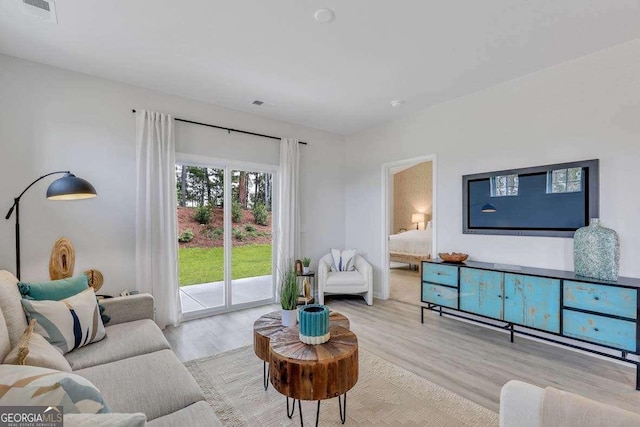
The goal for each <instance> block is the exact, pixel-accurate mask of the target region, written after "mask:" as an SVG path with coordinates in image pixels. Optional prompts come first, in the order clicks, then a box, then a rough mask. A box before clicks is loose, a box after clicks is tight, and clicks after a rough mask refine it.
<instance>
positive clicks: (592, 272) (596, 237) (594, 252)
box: [573, 218, 620, 281]
mask: <svg viewBox="0 0 640 427" xmlns="http://www.w3.org/2000/svg"><path fill="white" fill-rule="evenodd" d="M573 262H574V271H575V273H576V274H577V275H579V276H584V277H591V278H594V279H600V280H609V281H615V280H618V268H619V263H620V241H619V240H618V234H617V233H616V232H615V231H614V230H612V229H610V228H606V227H602V226H601V225H600V219H599V218H591V221H590V222H589V225H588V226H587V227H582V228H579V229H578V230H576V233H575V235H574V236H573Z"/></svg>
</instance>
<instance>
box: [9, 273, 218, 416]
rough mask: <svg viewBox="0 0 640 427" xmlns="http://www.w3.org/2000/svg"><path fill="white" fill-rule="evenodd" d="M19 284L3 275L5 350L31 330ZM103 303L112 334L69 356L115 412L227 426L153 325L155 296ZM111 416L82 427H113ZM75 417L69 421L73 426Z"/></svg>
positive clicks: (69, 360) (73, 366)
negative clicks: (72, 420) (87, 426)
mask: <svg viewBox="0 0 640 427" xmlns="http://www.w3.org/2000/svg"><path fill="white" fill-rule="evenodd" d="M17 283H18V279H16V278H15V277H14V276H13V274H11V273H10V272H8V271H0V287H2V288H3V292H2V295H4V298H3V299H2V300H0V316H3V318H4V320H5V321H4V322H0V325H2V330H0V348H6V347H7V346H9V343H7V341H9V340H11V341H16V340H17V339H19V337H20V336H21V334H22V331H23V330H24V329H25V328H26V325H27V321H26V317H20V314H21V315H22V316H25V315H24V312H23V311H22V309H21V304H20V298H21V297H20V293H19V291H18V287H17ZM102 304H103V305H104V307H105V314H108V315H109V316H110V317H111V320H110V321H109V323H107V325H106V327H105V329H106V332H107V335H106V337H105V338H104V339H102V340H101V341H98V342H96V343H93V344H89V345H87V346H84V347H81V348H78V349H76V350H73V351H72V352H70V353H67V354H66V355H65V357H66V359H67V361H68V362H69V364H70V365H71V368H72V369H73V373H74V374H77V375H80V376H82V377H84V378H86V379H88V380H89V381H91V382H92V383H93V384H94V385H95V386H96V387H97V388H98V390H100V392H101V393H102V396H103V398H104V400H105V402H106V403H107V405H108V406H109V408H110V409H111V410H112V411H113V412H114V413H138V412H142V413H144V414H145V415H146V417H147V421H148V425H149V426H150V427H172V426H194V427H195V426H202V427H205V426H207V427H209V426H219V425H222V423H221V422H220V420H219V419H218V417H217V416H216V414H215V412H214V411H213V410H212V409H211V407H210V406H209V404H208V403H207V401H206V400H205V397H204V394H203V392H202V390H201V389H200V386H198V384H197V383H196V381H195V380H194V379H193V377H192V376H191V374H190V373H189V371H187V369H186V368H185V366H184V365H183V364H182V363H181V362H180V361H179V360H178V358H177V357H176V355H175V354H174V353H173V351H171V348H170V347H169V343H168V342H167V340H166V338H165V337H164V335H163V334H162V331H161V330H160V329H159V328H158V326H156V324H155V322H154V321H153V313H154V306H153V297H152V296H151V295H149V294H141V295H135V296H129V297H117V298H111V299H105V300H103V301H102ZM12 334H13V338H10V337H11V336H12ZM3 357H4V356H3ZM1 361H2V360H0V362H1ZM4 366H6V365H4ZM112 415H114V414H100V415H94V416H90V420H89V421H87V424H82V425H98V423H99V422H98V420H102V422H103V423H104V424H99V425H110V424H111V421H110V419H111V416H112ZM74 417H75V416H69V417H68V418H69V421H71V419H73V418H74ZM93 417H98V418H93ZM80 424H81V423H80ZM65 425H67V416H65ZM69 425H76V424H72V423H70V424H69Z"/></svg>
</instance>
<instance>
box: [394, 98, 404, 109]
mask: <svg viewBox="0 0 640 427" xmlns="http://www.w3.org/2000/svg"><path fill="white" fill-rule="evenodd" d="M402 104H404V101H403V100H401V99H394V100H393V101H391V106H392V107H393V108H398V107H400V106H401V105H402Z"/></svg>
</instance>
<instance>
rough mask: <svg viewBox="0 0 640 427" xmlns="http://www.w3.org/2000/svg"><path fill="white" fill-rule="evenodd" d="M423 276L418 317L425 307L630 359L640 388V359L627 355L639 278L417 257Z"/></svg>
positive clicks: (635, 348)
mask: <svg viewBox="0 0 640 427" xmlns="http://www.w3.org/2000/svg"><path fill="white" fill-rule="evenodd" d="M421 279H422V280H421V283H422V285H421V295H422V302H423V303H424V304H426V306H424V305H423V306H421V308H420V312H421V321H422V323H424V310H432V311H437V312H439V313H440V315H441V316H442V315H443V314H446V315H449V316H455V317H461V318H465V319H469V320H473V321H476V322H479V323H483V324H486V325H489V326H493V327H498V328H503V329H508V330H509V331H510V335H511V342H513V338H514V334H520V335H528V336H532V337H536V338H541V339H544V340H547V341H552V342H554V343H557V344H562V345H566V346H569V347H573V348H578V349H581V350H585V351H589V352H591V353H596V354H599V355H601V356H606V357H610V358H613V359H617V360H621V361H624V362H628V363H631V364H634V365H636V390H640V362H638V361H636V360H633V359H630V358H628V357H627V356H628V354H636V355H637V354H639V353H640V327H639V324H638V319H639V318H640V311H639V310H640V300H639V297H640V295H639V292H638V291H639V290H640V279H635V278H629V277H620V278H618V280H617V281H615V282H608V281H602V280H597V279H591V278H587V277H581V276H576V275H575V274H574V273H573V272H570V271H562V270H547V269H541V268H531V267H519V266H507V265H500V264H489V263H484V262H475V261H467V262H465V263H462V264H454V263H447V262H443V261H441V260H431V261H423V262H422V278H421ZM469 315H472V316H469ZM483 319H490V320H491V321H492V322H489V321H486V320H483ZM516 328H517V329H516ZM540 332H543V333H544V334H541V333H540ZM549 334H550V335H552V336H549ZM554 335H555V336H559V337H562V338H568V339H570V341H568V340H563V341H559V340H557V339H554V338H553V336H554ZM581 343H588V344H590V345H591V346H594V345H595V346H600V347H605V348H608V349H611V350H616V351H619V352H620V355H619V356H618V355H617V354H613V352H604V351H599V350H594V349H593V348H588V347H586V346H584V345H581Z"/></svg>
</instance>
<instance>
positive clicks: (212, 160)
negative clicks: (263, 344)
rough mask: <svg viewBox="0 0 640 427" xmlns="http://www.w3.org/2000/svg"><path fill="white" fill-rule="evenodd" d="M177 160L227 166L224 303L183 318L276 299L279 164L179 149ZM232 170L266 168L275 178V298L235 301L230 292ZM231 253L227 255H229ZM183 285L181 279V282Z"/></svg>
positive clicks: (256, 170)
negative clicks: (200, 153)
mask: <svg viewBox="0 0 640 427" xmlns="http://www.w3.org/2000/svg"><path fill="white" fill-rule="evenodd" d="M175 162H176V164H183V165H187V166H197V167H206V168H214V169H223V170H224V194H223V198H224V246H223V248H224V249H223V250H224V254H225V256H224V257H223V262H224V304H223V305H221V306H219V307H210V308H205V309H202V310H197V311H192V312H189V313H187V314H186V315H184V314H183V320H184V321H188V320H194V319H199V318H202V317H208V316H211V315H214V314H221V313H227V312H231V311H237V310H243V309H245V308H251V307H258V306H262V305H267V304H273V303H275V302H276V274H277V266H276V254H277V253H278V248H277V238H276V228H275V227H274V224H276V223H277V220H278V214H279V213H278V200H279V194H278V188H279V179H280V166H278V165H269V164H263V163H252V162H244V161H239V160H231V159H222V158H217V157H208V156H201V155H196V154H185V153H176V159H175ZM233 170H245V171H251V172H265V173H270V174H271V175H272V178H273V193H272V198H271V232H272V234H271V240H272V242H271V276H272V286H273V288H272V295H273V298H270V299H263V300H257V301H251V302H247V303H242V304H232V301H231V292H232V287H231V286H232V278H231V272H232V271H231V269H232V259H231V258H232V255H231V249H232V246H231V245H232V242H231V239H232V234H231V229H232V227H233V226H232V222H231V203H232V201H231V196H232V193H231V171H233ZM227 254H228V256H226V255H227ZM178 287H180V283H178Z"/></svg>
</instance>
